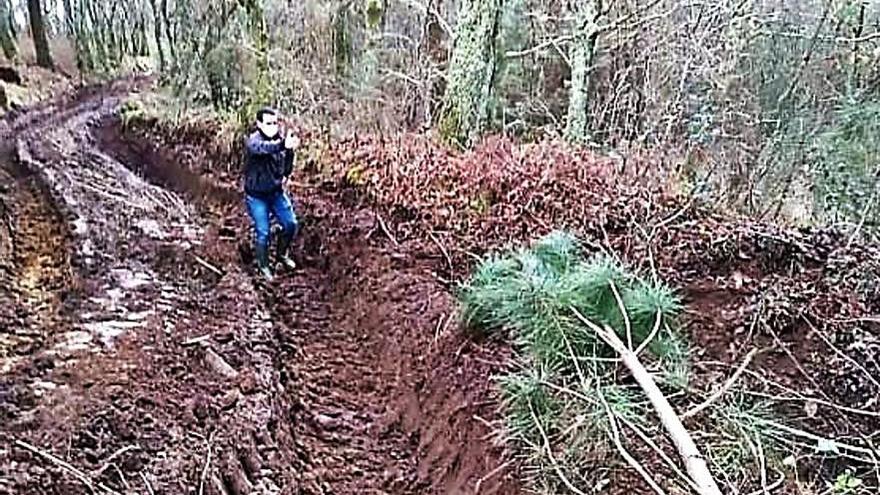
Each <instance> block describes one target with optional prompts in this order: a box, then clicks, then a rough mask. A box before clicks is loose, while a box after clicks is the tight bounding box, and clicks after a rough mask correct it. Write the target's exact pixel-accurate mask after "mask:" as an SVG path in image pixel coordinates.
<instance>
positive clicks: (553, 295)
mask: <svg viewBox="0 0 880 495" xmlns="http://www.w3.org/2000/svg"><path fill="white" fill-rule="evenodd" d="M458 296H459V301H460V304H461V313H462V317H463V319H464V323H465V325H466V327H467V328H468V329H470V331H472V332H475V333H479V334H487V333H497V332H509V336H510V338H511V339H512V341H513V342H514V346H515V349H516V351H517V355H518V357H517V362H516V363H515V364H514V366H513V371H510V372H509V373H508V374H506V375H504V376H501V377H499V383H500V390H501V394H502V397H503V400H502V409H503V414H504V419H505V420H504V427H503V431H502V434H503V435H504V438H505V439H506V440H507V442H508V444H509V445H510V446H511V447H512V451H513V452H514V453H515V455H516V456H517V457H518V459H519V461H520V462H521V465H522V471H523V473H524V474H525V476H526V478H527V481H528V484H529V485H530V489H531V490H532V491H534V492H536V493H546V494H550V493H553V494H558V493H578V492H583V493H589V492H591V491H594V490H596V489H600V488H601V487H603V486H605V485H607V484H608V483H610V482H611V481H610V480H611V479H613V476H612V474H611V471H613V470H615V469H617V468H619V467H621V466H622V465H623V462H622V460H621V456H620V455H619V452H618V450H619V446H617V445H616V442H615V441H614V439H615V437H617V438H625V439H626V440H623V442H624V443H626V444H628V445H627V447H626V448H627V449H629V450H631V451H641V452H645V451H647V450H650V449H653V450H654V451H657V450H659V447H658V445H660V444H662V443H664V442H667V441H666V440H665V439H663V438H662V437H663V435H662V434H661V431H660V429H659V427H658V426H657V425H656V424H655V423H656V420H655V419H654V418H655V415H654V412H653V409H652V407H651V405H650V403H649V402H648V400H647V399H646V397H645V396H644V394H643V393H642V391H641V390H640V389H639V388H637V387H635V386H634V385H632V384H631V382H630V381H628V380H627V379H626V378H625V377H624V376H622V375H621V373H620V369H619V367H618V366H617V361H616V359H615V358H616V355H615V353H614V352H613V350H612V349H611V348H610V347H609V346H608V345H606V344H605V343H604V341H602V340H601V339H600V338H599V337H598V336H597V335H596V334H594V333H593V332H592V331H590V330H588V329H587V328H586V327H585V326H584V325H583V324H582V323H581V321H580V320H579V319H578V318H577V317H576V316H575V313H574V310H577V311H578V312H580V313H582V314H583V315H585V316H586V317H587V318H589V319H590V320H592V321H593V322H594V323H596V324H598V325H600V326H607V327H609V328H611V329H613V330H614V331H615V332H617V334H618V336H619V337H620V339H621V340H622V341H623V342H625V343H626V344H627V345H628V346H629V347H630V348H631V349H644V353H643V354H641V355H640V359H641V360H642V362H643V363H645V364H646V366H648V367H649V368H650V369H651V371H652V372H653V373H654V376H655V379H657V381H658V382H659V384H660V385H661V387H662V388H663V389H664V391H665V392H666V394H667V396H670V397H672V396H682V395H685V394H683V393H682V392H686V389H687V386H688V375H689V361H690V351H689V348H688V344H687V341H686V339H685V338H684V337H683V336H682V335H681V333H680V332H679V331H678V323H679V321H678V320H679V314H680V312H681V309H682V306H681V302H680V300H679V297H678V296H677V295H676V294H675V292H674V291H673V290H672V289H671V288H670V287H668V286H666V285H664V284H662V283H660V282H658V281H654V280H648V279H646V278H643V277H640V276H639V275H638V274H636V273H633V272H632V271H630V270H628V269H627V268H626V267H625V266H623V265H622V264H621V263H620V262H618V261H617V260H615V259H614V258H612V257H609V256H607V255H603V254H593V255H591V256H588V253H587V252H586V251H585V249H584V248H583V247H582V245H581V243H580V242H578V240H577V239H576V238H575V237H574V236H573V235H571V234H569V233H566V232H559V231H557V232H553V233H551V234H549V235H547V236H546V237H543V238H541V239H539V240H537V241H536V242H535V243H534V244H532V245H531V246H530V247H528V248H514V249H511V250H509V251H507V252H506V253H503V254H496V255H493V256H490V257H489V258H487V259H485V260H484V261H483V262H482V263H481V264H480V265H479V266H478V267H477V269H476V271H475V272H474V273H473V275H472V276H471V278H470V279H469V280H467V281H466V282H465V283H464V284H462V286H461V287H460V289H459V293H458ZM619 375H620V376H619ZM706 417H707V418H708V420H709V421H708V424H707V425H706V426H704V428H703V429H704V430H705V431H702V432H701V433H702V434H701V435H700V438H701V440H705V441H706V442H707V443H708V444H707V446H706V452H707V453H708V454H709V456H710V458H711V459H710V460H711V465H712V466H713V469H715V470H717V471H718V472H720V473H723V474H722V475H720V476H718V479H719V481H721V482H722V483H724V484H725V485H726V486H728V487H729V488H734V489H736V490H740V489H742V487H745V486H753V485H749V483H752V484H753V483H755V478H754V472H756V471H755V469H754V466H755V465H756V463H757V462H759V461H760V463H761V464H762V466H763V468H764V471H763V472H767V471H768V470H771V469H773V468H775V467H776V466H778V465H779V461H778V458H779V456H777V455H776V449H775V444H774V443H773V441H772V440H771V439H770V438H769V437H766V436H765V435H763V433H762V432H761V429H760V427H759V425H760V424H761V423H760V419H761V418H764V417H768V418H769V417H770V412H769V410H767V409H764V408H763V406H762V405H761V404H748V403H746V402H745V401H739V402H736V401H730V400H725V401H721V404H720V405H719V406H718V407H717V408H715V407H713V408H712V412H711V413H710V414H707V416H706ZM756 418H757V419H756ZM640 439H641V440H640ZM646 439H647V440H646ZM651 439H654V440H651ZM671 457H673V458H674V457H675V454H672V455H671ZM668 458H669V456H667V459H668ZM655 461H656V464H657V465H655V466H652V468H653V469H654V470H656V471H659V472H660V473H662V474H663V475H664V477H665V478H666V479H668V480H670V482H671V483H674V484H675V485H676V486H677V487H678V488H681V489H683V490H688V489H689V488H688V481H687V479H686V477H685V475H683V474H681V470H680V469H679V470H678V473H676V469H677V468H674V467H670V463H669V462H665V463H664V461H663V460H662V459H660V460H659V461H657V460H656V459H655Z"/></svg>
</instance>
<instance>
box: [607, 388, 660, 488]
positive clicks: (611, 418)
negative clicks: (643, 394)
mask: <svg viewBox="0 0 880 495" xmlns="http://www.w3.org/2000/svg"><path fill="white" fill-rule="evenodd" d="M596 395H597V396H598V397H599V400H600V401H601V402H602V407H603V408H604V409H605V414H606V415H607V416H608V424H609V425H610V426H611V431H610V432H609V435H610V436H611V441H612V442H614V446H615V447H617V451H618V452H619V453H620V455H621V457H623V458H624V460H626V462H627V464H629V465H630V467H632V468H633V469H635V470H636V472H637V473H639V475H640V476H641V477H642V479H644V480H645V483H647V484H648V486H650V487H651V489H652V490H654V491H655V492H657V494H658V495H666V492H664V491H663V488H661V487H660V485H658V484H657V482H656V481H654V478H653V477H652V476H651V474H650V473H648V471H647V470H645V468H644V466H642V465H641V463H639V461H638V460H637V459H636V458H635V457H633V456H632V454H630V453H629V451H628V450H626V447H624V445H623V443H622V442H621V441H620V429H619V428H618V426H617V417H616V416H615V414H614V411H612V410H611V406H609V405H608V401H606V400H605V394H603V393H602V390H601V389H599V388H598V387H597V388H596Z"/></svg>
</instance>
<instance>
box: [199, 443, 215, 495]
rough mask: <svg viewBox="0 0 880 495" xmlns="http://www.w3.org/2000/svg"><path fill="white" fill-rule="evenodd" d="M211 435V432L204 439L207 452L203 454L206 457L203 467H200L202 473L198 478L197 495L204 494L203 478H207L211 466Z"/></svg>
mask: <svg viewBox="0 0 880 495" xmlns="http://www.w3.org/2000/svg"><path fill="white" fill-rule="evenodd" d="M212 437H213V434H212V435H211V436H210V437H208V439H207V440H205V444H206V445H207V447H208V453H207V455H206V456H205V457H206V459H205V467H204V468H202V475H201V477H200V478H199V495H204V493H205V480H206V479H207V478H208V470H209V469H210V467H211V438H212Z"/></svg>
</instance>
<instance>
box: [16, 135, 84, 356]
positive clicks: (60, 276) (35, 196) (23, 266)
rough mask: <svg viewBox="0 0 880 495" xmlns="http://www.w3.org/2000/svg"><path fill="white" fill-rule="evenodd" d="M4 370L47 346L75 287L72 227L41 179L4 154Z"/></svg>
mask: <svg viewBox="0 0 880 495" xmlns="http://www.w3.org/2000/svg"><path fill="white" fill-rule="evenodd" d="M0 155H2V156H0V161H2V162H4V163H7V164H10V166H7V167H3V168H0V184H3V186H2V190H0V223H2V224H0V321H2V322H4V324H5V329H4V330H3V331H2V333H0V373H8V372H10V371H12V370H13V369H14V368H15V367H16V364H17V363H19V362H21V361H22V359H23V357H24V356H27V355H29V354H32V353H33V352H34V351H35V350H36V349H38V348H40V347H43V346H45V345H46V342H45V341H44V339H45V338H46V337H47V335H46V334H44V333H42V332H40V331H39V329H42V328H51V327H53V326H56V325H58V324H59V323H60V322H61V321H62V320H63V312H62V305H63V301H64V299H65V297H66V296H67V293H68V291H70V290H71V285H72V284H71V266H70V260H69V256H68V253H69V246H68V244H69V237H70V235H69V232H68V231H67V229H66V223H65V222H64V221H63V217H62V216H61V214H60V212H58V211H57V209H55V208H54V207H53V205H52V202H51V201H50V200H49V197H48V195H47V194H46V191H45V190H44V189H43V187H41V183H40V182H39V181H38V180H37V178H36V177H35V176H34V175H33V173H31V172H29V171H28V170H26V169H25V168H23V167H21V166H17V165H14V164H13V161H12V160H11V152H9V150H7V152H6V153H0Z"/></svg>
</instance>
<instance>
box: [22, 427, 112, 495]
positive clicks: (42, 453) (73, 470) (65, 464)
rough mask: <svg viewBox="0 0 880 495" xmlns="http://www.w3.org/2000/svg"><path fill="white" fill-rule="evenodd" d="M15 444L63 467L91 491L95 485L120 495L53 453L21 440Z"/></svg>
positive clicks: (107, 491)
mask: <svg viewBox="0 0 880 495" xmlns="http://www.w3.org/2000/svg"><path fill="white" fill-rule="evenodd" d="M15 445H18V446H19V447H22V448H24V449H27V450H29V451H31V452H32V453H34V454H37V455H38V456H40V457H42V458H44V459H46V460H48V461H49V462H51V463H53V464H55V465H57V466H58V467H60V468H62V469H64V470H65V471H67V472H69V473H70V474H72V475H73V476H74V477H75V478H76V479H78V480H79V481H80V482H81V483H82V484H84V485H85V486H87V487H88V488H89V489H90V490H92V491H94V490H95V487H97V488H100V489H101V490H104V491H105V492H106V493H109V494H111V495H120V494H119V492H117V491H116V490H113V489H112V488H108V487H107V486H106V485H104V484H102V483H96V482H94V481H92V479H91V478H89V477H88V476H87V475H86V474H85V473H84V472H82V471H80V470H79V469H77V468H75V467H73V466H72V465H71V464H70V463H68V462H66V461H64V460H62V459H60V458H58V457H55V456H54V455H52V454H50V453H48V452H45V451H43V450H40V449H38V448H37V447H34V446H33V445H31V444H29V443H27V442H25V441H23V440H16V441H15Z"/></svg>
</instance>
